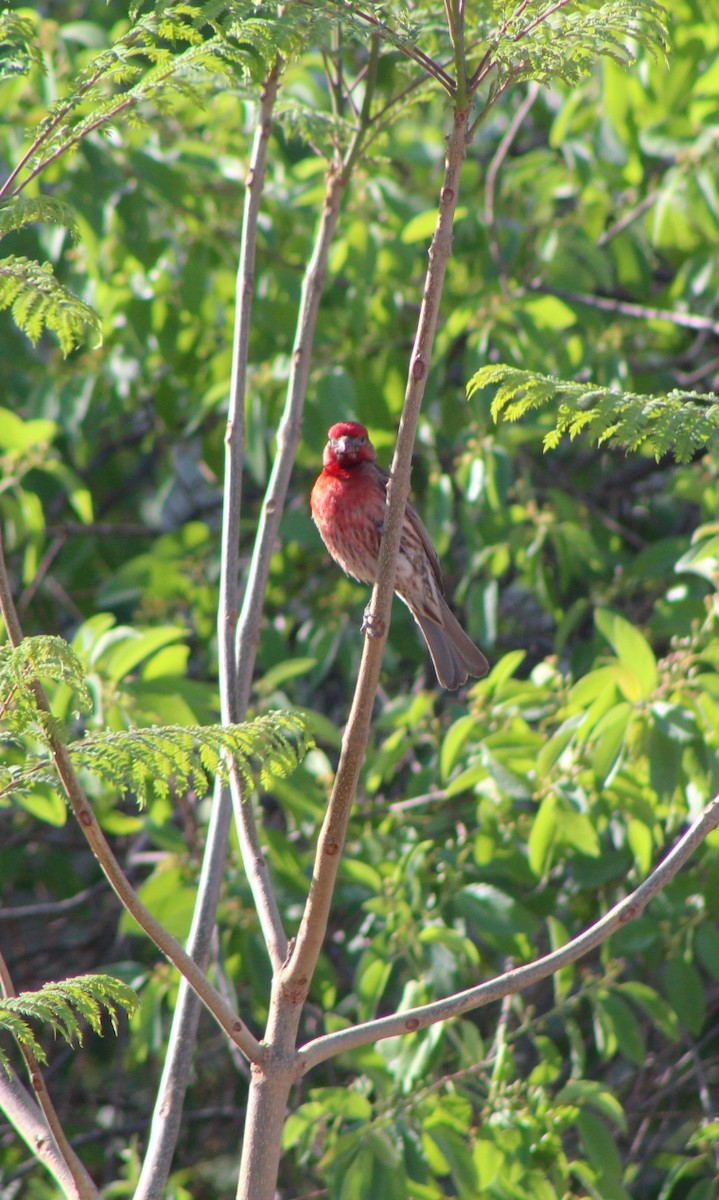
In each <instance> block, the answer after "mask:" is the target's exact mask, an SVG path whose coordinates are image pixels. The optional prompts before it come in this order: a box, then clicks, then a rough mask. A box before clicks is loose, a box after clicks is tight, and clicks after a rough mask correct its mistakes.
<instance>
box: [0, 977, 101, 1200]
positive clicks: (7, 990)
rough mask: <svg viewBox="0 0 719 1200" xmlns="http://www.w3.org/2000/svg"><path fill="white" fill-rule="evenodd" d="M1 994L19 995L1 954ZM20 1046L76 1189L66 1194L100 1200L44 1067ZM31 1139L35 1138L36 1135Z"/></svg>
mask: <svg viewBox="0 0 719 1200" xmlns="http://www.w3.org/2000/svg"><path fill="white" fill-rule="evenodd" d="M0 990H1V991H2V994H3V995H4V996H8V997H11V996H17V992H16V991H15V988H14V986H13V982H12V979H11V977H10V972H9V970H8V968H7V964H6V962H5V959H4V958H3V956H2V954H0ZM17 1046H18V1049H19V1050H20V1053H21V1054H22V1056H23V1058H24V1059H25V1065H26V1067H27V1072H28V1075H29V1077H30V1083H31V1084H32V1089H33V1091H34V1093H35V1095H36V1097H37V1102H38V1104H39V1105H40V1108H41V1109H42V1113H43V1116H44V1117H45V1120H46V1122H47V1128H48V1130H49V1132H50V1135H51V1137H52V1138H53V1139H54V1141H55V1145H56V1147H57V1152H58V1154H59V1155H60V1157H61V1158H62V1161H63V1163H64V1165H65V1167H66V1168H67V1171H68V1172H69V1174H70V1177H71V1180H72V1186H71V1188H69V1189H67V1188H66V1191H67V1192H68V1194H69V1195H71V1196H73V1197H75V1196H76V1197H77V1200H96V1197H97V1196H98V1191H97V1188H96V1187H95V1184H94V1183H93V1182H92V1179H91V1178H90V1176H89V1175H88V1173H87V1171H86V1170H85V1168H84V1166H83V1165H82V1163H81V1162H80V1159H79V1158H78V1157H77V1155H76V1153H75V1151H74V1150H73V1148H72V1146H71V1145H70V1143H69V1141H68V1140H67V1137H66V1136H65V1130H64V1129H63V1127H62V1125H61V1123H60V1118H59V1117H58V1115H57V1112H56V1111H55V1105H54V1104H53V1102H52V1100H51V1099H50V1093H49V1092H48V1090H47V1085H46V1083H45V1080H44V1078H43V1074H42V1071H41V1070H40V1064H39V1062H38V1061H37V1058H36V1057H35V1055H34V1054H33V1052H32V1050H31V1049H30V1047H29V1046H26V1045H24V1044H23V1043H22V1042H20V1041H18V1043H17ZM29 1132H30V1129H28V1133H29ZM23 1136H24V1137H25V1138H26V1140H28V1139H27V1135H26V1134H23ZM31 1136H35V1135H34V1134H32V1135H31ZM28 1144H30V1142H28Z"/></svg>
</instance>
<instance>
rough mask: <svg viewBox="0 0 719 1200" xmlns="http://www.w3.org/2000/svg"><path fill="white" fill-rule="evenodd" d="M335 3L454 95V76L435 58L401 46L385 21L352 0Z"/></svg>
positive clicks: (410, 47)
mask: <svg viewBox="0 0 719 1200" xmlns="http://www.w3.org/2000/svg"><path fill="white" fill-rule="evenodd" d="M335 2H336V4H337V7H338V8H340V9H342V11H343V12H347V13H349V14H350V15H351V17H352V18H353V19H355V20H360V21H364V22H365V23H366V24H367V25H370V26H371V27H372V29H374V31H375V33H376V34H377V36H378V37H379V38H381V39H382V41H385V42H389V43H390V45H392V46H394V48H395V50H398V51H399V52H400V54H404V55H405V56H406V57H407V58H411V59H412V60H413V61H414V62H416V63H417V64H418V66H420V67H422V69H423V70H424V71H426V72H427V74H428V75H431V76H432V77H433V78H434V79H436V80H437V82H438V83H440V84H441V85H442V87H443V88H444V89H445V91H446V92H448V93H449V94H450V96H452V95H454V89H455V84H454V80H453V79H452V76H451V75H449V74H448V73H447V72H446V71H445V69H444V67H443V66H442V65H441V64H440V63H438V62H435V61H434V59H433V58H430V56H429V55H428V54H425V52H424V50H420V49H419V47H418V46H413V45H411V44H410V43H408V42H403V43H401V44H400V43H399V42H398V41H397V39H396V38H395V37H394V36H393V34H392V32H391V30H390V29H389V28H388V27H387V26H386V25H385V24H384V22H383V21H381V20H380V19H379V17H376V16H375V15H374V13H370V12H365V11H364V10H363V9H361V8H358V7H357V5H356V4H354V3H352V2H351V0H335Z"/></svg>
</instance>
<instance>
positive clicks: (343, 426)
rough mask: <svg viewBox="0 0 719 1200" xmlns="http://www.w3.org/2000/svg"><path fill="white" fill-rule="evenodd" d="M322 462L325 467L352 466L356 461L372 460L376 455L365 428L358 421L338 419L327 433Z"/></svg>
mask: <svg viewBox="0 0 719 1200" xmlns="http://www.w3.org/2000/svg"><path fill="white" fill-rule="evenodd" d="M327 437H328V438H329V441H328V442H327V445H326V446H325V451H324V454H323V455H322V462H323V463H324V465H325V467H329V468H330V469H331V468H332V467H335V466H338V467H354V466H356V465H357V464H358V463H363V462H374V461H375V459H376V457H377V455H376V454H375V450H374V446H373V445H372V443H371V441H370V440H369V436H368V434H367V430H366V429H365V427H364V425H360V423H359V421H338V422H337V424H336V425H333V426H332V428H331V429H330V431H329V433H328V434H327Z"/></svg>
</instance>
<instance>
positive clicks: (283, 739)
mask: <svg viewBox="0 0 719 1200" xmlns="http://www.w3.org/2000/svg"><path fill="white" fill-rule="evenodd" d="M312 744H313V743H312V738H311V737H310V736H309V734H308V731H307V726H306V722H305V721H304V719H303V718H302V716H301V715H299V714H297V713H288V712H268V713H264V714H263V715H262V716H260V717H256V718H255V719H254V720H252V721H245V722H243V723H242V724H239V725H209V726H199V725H196V726H190V727H183V726H164V727H163V728H150V729H132V730H125V731H122V732H119V733H104V734H94V735H90V736H88V737H86V738H84V739H83V740H82V741H81V742H79V743H74V744H73V745H72V746H71V747H70V757H71V758H72V760H73V763H74V764H75V765H76V766H77V767H78V768H79V769H82V770H86V771H89V772H90V773H91V774H93V775H96V776H98V777H99V778H101V779H103V780H104V781H105V782H106V783H108V784H110V785H111V786H112V787H114V788H117V789H118V790H119V791H122V792H133V793H134V794H135V795H136V796H137V797H138V799H139V800H141V801H142V800H146V799H148V798H149V797H150V796H153V795H154V796H167V795H168V794H169V793H170V791H173V792H186V791H193V792H195V793H196V794H197V795H198V797H202V796H204V795H205V794H206V793H207V792H208V791H209V789H210V788H211V786H212V782H213V780H214V779H219V780H221V781H222V782H223V783H226V782H227V781H228V779H229V775H230V771H231V769H232V767H233V766H234V768H236V769H237V771H238V772H239V774H240V777H241V778H242V781H243V783H244V784H245V786H246V787H252V786H254V784H255V783H256V782H257V781H258V780H259V782H260V784H261V785H262V786H263V787H265V786H267V784H268V783H269V781H270V780H271V779H273V778H274V777H276V776H279V777H282V776H284V775H289V774H290V773H291V772H292V771H294V770H295V769H296V767H297V766H298V764H299V763H300V762H301V761H302V758H303V757H304V755H305V754H306V752H307V750H308V749H309V748H310V747H311V746H312Z"/></svg>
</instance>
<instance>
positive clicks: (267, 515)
mask: <svg viewBox="0 0 719 1200" xmlns="http://www.w3.org/2000/svg"><path fill="white" fill-rule="evenodd" d="M378 57H379V39H374V40H373V43H372V47H371V50H370V56H369V62H368V67H367V78H366V84H365V97H364V103H363V105H362V112H361V114H360V120H359V124H358V126H357V129H356V132H355V135H354V137H353V139H352V141H351V143H350V146H349V148H348V150H347V152H346V154H345V156H344V158H343V159H339V158H338V160H337V161H336V162H335V163H333V165H332V166H331V167H330V169H329V171H328V174H327V182H326V188H325V196H324V201H323V205H322V213H321V216H320V221H319V226H318V228H317V233H316V236H315V243H314V247H313V250H312V255H311V257H310V260H309V262H308V264H307V269H306V271H305V275H304V279H303V281H302V291H301V296H300V306H299V311H298V314H297V327H296V330H295V340H294V345H293V349H292V366H291V369H290V377H289V381H288V384H287V395H286V398H285V405H284V409H283V412H282V418H281V420H280V425H279V429H278V431H277V451H276V453H275V458H274V462H273V464H272V470H271V472H270V478H269V481H268V484H267V489H266V491H265V495H264V498H263V501H262V510H261V513H260V520H259V524H258V528H257V534H256V536H255V544H254V548H253V552H252V559H251V562H250V568H249V572H248V576H247V582H246V585H245V594H244V598H243V602H242V609H241V612H240V617H239V623H238V626H237V639H236V663H237V691H236V702H237V714H238V719H241V718H242V716H244V713H245V710H246V708H247V705H248V703H249V699H250V691H251V688H252V673H253V671H254V668H255V660H256V657H257V646H258V644H259V640H260V622H261V620H262V611H263V605H264V598H265V592H266V590H267V580H268V577H269V571H270V561H271V559H272V554H273V553H274V548H275V542H276V540H277V535H278V532H279V527H280V520H281V517H282V512H283V509H284V505H285V499H286V497H287V489H288V487H289V483H290V477H291V475H292V468H293V466H294V461H295V455H296V453H297V446H298V445H299V440H300V434H301V432H302V415H303V410H304V403H305V395H306V393H307V381H308V379H309V372H310V361H311V356H312V346H313V342H314V335H315V328H316V325H317V315H318V313H319V307H320V300H321V297H322V291H323V289H324V283H325V276H326V274H327V259H328V257H329V251H330V246H331V245H332V240H333V238H334V234H335V230H336V228H337V222H338V220H339V214H340V206H341V204H342V197H343V195H344V190H345V187H346V186H347V181H348V179H349V177H350V174H351V171H352V168H353V167H354V164H355V162H356V161H357V158H358V157H359V154H360V150H361V148H362V145H363V143H364V139H365V136H366V133H367V130H368V128H369V125H370V108H371V102H372V96H373V92H374V86H375V81H376V76H377V60H378ZM230 782H231V790H232V803H233V807H234V812H235V821H236V824H237V831H238V836H239V839H240V849H241V851H242V858H243V862H244V864H245V870H246V871H247V875H248V878H249V880H250V885H251V886H252V891H253V896H254V899H255V903H256V905H257V910H258V914H259V918H260V923H261V926H262V930H263V932H264V935H265V941H266V943H267V946H268V949H269V952H270V958H271V960H272V964H273V967H274V969H275V970H279V968H280V967H281V966H282V964H283V962H284V960H285V958H286V955H287V939H286V937H285V934H284V931H283V928H282V922H281V919H280V916H279V913H278V911H277V904H276V900H275V897H274V893H273V892H272V888H271V885H270V882H269V874H268V869H267V863H266V860H265V857H264V854H263V852H262V847H261V844H260V839H259V833H258V830H257V823H256V821H255V817H254V813H253V811H252V807H251V803H250V800H249V798H248V797H247V796H246V795H245V794H244V791H243V788H242V783H241V780H240V778H239V776H238V775H237V773H236V772H233V773H232V774H231V778H230Z"/></svg>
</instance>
